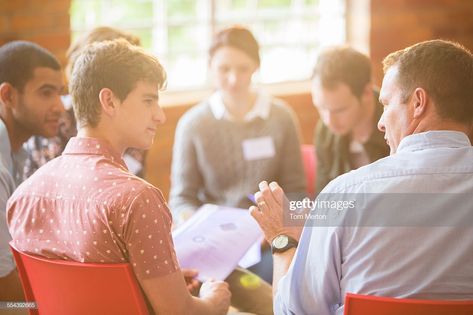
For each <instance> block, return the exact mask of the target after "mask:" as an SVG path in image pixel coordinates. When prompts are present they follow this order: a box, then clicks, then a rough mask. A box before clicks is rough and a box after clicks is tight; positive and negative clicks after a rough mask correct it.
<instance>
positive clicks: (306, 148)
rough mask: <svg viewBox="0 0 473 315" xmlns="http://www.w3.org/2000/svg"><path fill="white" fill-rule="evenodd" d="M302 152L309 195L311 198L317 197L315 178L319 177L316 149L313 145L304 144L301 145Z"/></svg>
mask: <svg viewBox="0 0 473 315" xmlns="http://www.w3.org/2000/svg"><path fill="white" fill-rule="evenodd" d="M301 152H302V161H303V164H304V171H305V179H306V183H307V194H308V196H309V197H315V196H314V195H315V178H316V176H317V157H316V155H315V147H314V146H313V145H311V144H303V145H301Z"/></svg>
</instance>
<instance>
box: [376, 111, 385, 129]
mask: <svg viewBox="0 0 473 315" xmlns="http://www.w3.org/2000/svg"><path fill="white" fill-rule="evenodd" d="M378 129H379V131H381V132H386V126H385V125H384V114H383V115H381V117H380V118H379V121H378Z"/></svg>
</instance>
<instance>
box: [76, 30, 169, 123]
mask: <svg viewBox="0 0 473 315" xmlns="http://www.w3.org/2000/svg"><path fill="white" fill-rule="evenodd" d="M139 81H145V82H150V83H152V84H156V85H157V88H158V89H162V88H163V87H164V86H165V84H166V73H165V71H164V69H163V67H162V66H161V64H160V63H159V61H158V59H157V58H156V57H154V56H152V55H151V54H148V53H147V52H145V51H144V50H143V49H142V48H140V47H137V46H133V45H130V44H129V43H128V42H127V41H126V40H124V39H116V40H113V41H104V42H97V43H93V44H91V45H89V46H87V47H86V48H85V49H84V51H83V52H82V53H81V54H80V55H79V57H78V58H77V61H76V63H75V65H74V70H73V72H72V75H71V79H70V82H69V90H70V92H71V95H72V100H73V102H72V104H73V107H74V113H75V116H76V119H77V121H78V123H79V126H81V127H84V126H91V127H96V126H97V124H98V122H99V120H100V114H101V111H102V110H101V106H100V104H99V103H100V102H99V93H100V90H102V89H103V88H109V89H111V90H112V91H113V93H114V94H115V96H117V97H118V98H119V99H120V101H123V100H124V99H125V98H126V97H127V95H128V94H129V93H130V92H131V90H133V89H134V88H135V86H136V84H137V83H138V82H139Z"/></svg>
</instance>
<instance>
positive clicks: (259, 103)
mask: <svg viewBox="0 0 473 315" xmlns="http://www.w3.org/2000/svg"><path fill="white" fill-rule="evenodd" d="M209 104H210V109H211V110H212V113H213V115H214V117H215V119H218V120H221V119H227V120H230V121H233V120H235V119H234V118H233V117H232V115H231V114H230V113H229V112H228V111H227V109H226V107H225V104H224V103H223V98H222V94H221V93H220V92H219V91H216V92H214V93H213V94H212V95H211V96H210V98H209ZM270 109H271V97H270V96H269V95H268V94H266V93H264V92H263V91H260V90H258V91H256V101H255V105H254V106H253V108H252V109H251V110H250V111H249V112H248V113H246V115H245V117H244V118H243V120H244V121H246V122H248V121H251V120H253V119H256V118H258V117H259V118H261V119H263V120H266V119H268V117H269V112H270Z"/></svg>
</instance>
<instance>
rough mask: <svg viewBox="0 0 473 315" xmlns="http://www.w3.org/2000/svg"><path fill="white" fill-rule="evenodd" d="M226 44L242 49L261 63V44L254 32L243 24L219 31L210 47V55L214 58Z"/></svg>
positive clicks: (258, 63) (257, 62)
mask: <svg viewBox="0 0 473 315" xmlns="http://www.w3.org/2000/svg"><path fill="white" fill-rule="evenodd" d="M224 46H230V47H233V48H236V49H238V50H241V51H242V52H244V53H245V54H247V55H248V56H249V57H250V58H251V59H253V60H254V61H255V62H256V64H257V65H258V66H259V65H260V56H259V45H258V42H257V41H256V38H255V37H254V36H253V34H252V33H251V32H250V31H249V30H248V29H247V28H244V27H242V26H232V27H229V28H226V29H224V30H221V31H220V32H218V33H217V34H216V35H215V36H214V38H213V41H212V44H211V45H210V49H209V56H210V59H212V57H213V55H214V54H215V52H216V51H217V50H218V49H219V48H221V47H224Z"/></svg>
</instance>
